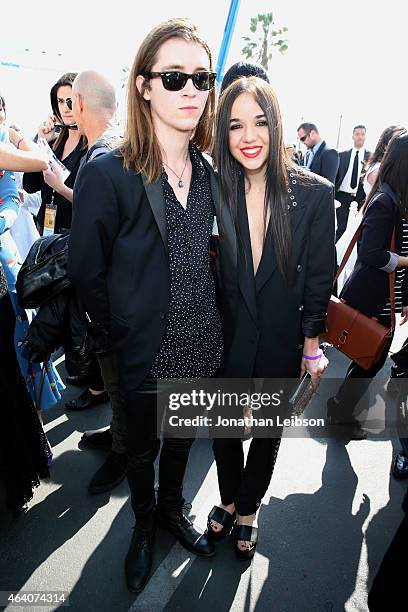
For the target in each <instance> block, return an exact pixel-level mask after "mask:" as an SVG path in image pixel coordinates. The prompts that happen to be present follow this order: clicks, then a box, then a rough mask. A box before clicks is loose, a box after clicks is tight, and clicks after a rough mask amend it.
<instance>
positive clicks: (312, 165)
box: [310, 140, 326, 172]
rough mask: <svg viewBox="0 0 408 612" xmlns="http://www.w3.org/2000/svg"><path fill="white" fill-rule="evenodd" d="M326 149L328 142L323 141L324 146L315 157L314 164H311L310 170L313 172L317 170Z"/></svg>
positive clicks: (321, 146) (322, 145)
mask: <svg viewBox="0 0 408 612" xmlns="http://www.w3.org/2000/svg"><path fill="white" fill-rule="evenodd" d="M325 148H326V142H325V141H324V140H323V142H322V144H321V145H320V147H319V148H318V149H317V152H316V155H314V156H313V159H312V163H311V164H310V170H311V171H312V172H314V168H316V166H317V162H318V161H319V159H320V157H321V156H322V154H323V151H324V150H325Z"/></svg>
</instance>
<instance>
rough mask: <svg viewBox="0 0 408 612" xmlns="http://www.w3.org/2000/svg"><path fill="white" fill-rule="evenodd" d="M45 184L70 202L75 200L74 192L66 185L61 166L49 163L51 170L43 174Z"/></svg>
mask: <svg viewBox="0 0 408 612" xmlns="http://www.w3.org/2000/svg"><path fill="white" fill-rule="evenodd" d="M43 175H44V182H45V183H47V185H49V186H50V187H51V189H54V191H57V192H58V193H60V194H61V195H62V196H64V198H65V199H67V200H68V201H69V202H72V200H73V191H72V189H70V188H69V187H67V186H66V185H65V183H64V174H63V171H62V170H61V168H60V166H59V165H58V164H57V163H56V162H55V161H50V162H49V169H48V170H45V171H44V172H43Z"/></svg>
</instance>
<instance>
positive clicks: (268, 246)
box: [255, 183, 313, 293]
mask: <svg viewBox="0 0 408 612" xmlns="http://www.w3.org/2000/svg"><path fill="white" fill-rule="evenodd" d="M291 188H292V192H291V195H293V196H295V199H294V200H291V199H290V198H289V197H287V198H286V199H285V200H286V202H287V203H288V205H289V206H290V208H289V220H290V226H291V230H292V240H293V243H295V241H296V233H297V229H298V227H299V225H300V224H301V223H302V220H303V215H304V212H305V208H306V207H305V206H303V202H302V200H303V199H304V196H302V200H301V199H300V196H301V194H300V190H299V189H298V188H297V185H296V187H295V186H294V185H293V183H291ZM310 192H311V194H312V193H313V192H312V190H310ZM294 204H295V206H294ZM277 265H278V262H277V259H276V253H275V249H274V246H273V239H272V231H271V228H270V227H269V228H268V233H267V237H266V240H265V245H264V248H263V252H262V259H261V261H260V263H259V268H258V273H257V275H256V277H255V283H256V292H257V293H259V292H260V291H261V289H262V287H263V286H264V285H265V283H266V282H267V281H268V280H269V279H270V277H271V276H272V274H274V272H275V270H276V268H277Z"/></svg>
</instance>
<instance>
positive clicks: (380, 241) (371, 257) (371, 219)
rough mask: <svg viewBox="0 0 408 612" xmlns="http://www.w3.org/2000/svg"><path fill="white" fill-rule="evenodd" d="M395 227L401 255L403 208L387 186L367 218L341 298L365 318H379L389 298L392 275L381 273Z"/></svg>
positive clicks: (405, 295) (407, 286) (405, 293)
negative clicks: (366, 316) (355, 257)
mask: <svg viewBox="0 0 408 612" xmlns="http://www.w3.org/2000/svg"><path fill="white" fill-rule="evenodd" d="M394 227H395V252H396V253H400V252H401V245H402V238H403V222H402V212H401V206H400V204H399V202H398V200H397V198H396V196H395V194H394V192H393V191H392V189H391V188H390V187H389V185H387V184H386V183H384V184H382V185H381V186H380V187H379V189H378V191H377V193H376V194H375V196H374V198H373V199H372V201H371V203H370V205H369V206H368V208H367V210H366V212H365V214H364V217H363V227H362V234H361V237H360V240H359V242H358V246H357V248H358V255H357V261H356V264H355V266H354V270H353V272H352V274H351V275H350V277H349V278H348V279H347V281H346V283H345V285H344V287H343V290H342V292H341V296H340V297H341V298H343V299H344V300H345V301H346V302H347V303H348V304H350V306H353V308H357V310H360V312H363V313H364V314H366V315H368V316H370V317H375V316H378V315H379V314H380V312H381V310H382V309H383V307H384V306H385V305H386V304H387V302H388V300H389V298H390V290H389V273H388V272H385V271H384V270H381V268H383V267H384V266H386V265H387V264H388V262H389V260H390V247H391V238H392V232H393V229H394ZM402 301H403V305H408V283H407V275H405V279H404V282H403V285H402Z"/></svg>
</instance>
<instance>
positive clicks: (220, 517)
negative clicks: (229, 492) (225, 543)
mask: <svg viewBox="0 0 408 612" xmlns="http://www.w3.org/2000/svg"><path fill="white" fill-rule="evenodd" d="M211 521H216V522H217V523H219V524H220V525H222V529H221V531H214V529H213V528H212V525H211ZM234 523H235V512H234V513H233V514H231V512H227V510H223V509H222V508H220V507H219V506H214V507H213V509H212V510H211V512H210V514H209V515H208V519H207V530H206V535H207V537H208V538H211V540H213V541H214V542H219V541H220V540H222V539H223V538H225V536H227V535H229V534H230V533H231V531H232V528H233V526H234Z"/></svg>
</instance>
